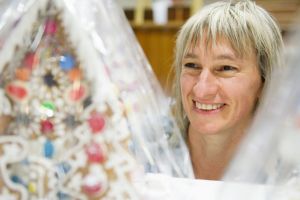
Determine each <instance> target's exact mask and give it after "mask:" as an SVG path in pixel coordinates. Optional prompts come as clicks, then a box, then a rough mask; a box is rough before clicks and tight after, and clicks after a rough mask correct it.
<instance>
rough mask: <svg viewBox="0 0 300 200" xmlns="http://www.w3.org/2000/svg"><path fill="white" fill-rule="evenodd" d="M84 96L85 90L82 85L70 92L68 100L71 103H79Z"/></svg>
mask: <svg viewBox="0 0 300 200" xmlns="http://www.w3.org/2000/svg"><path fill="white" fill-rule="evenodd" d="M85 96H86V89H85V87H84V86H83V85H80V86H79V87H76V88H75V89H72V90H70V92H69V98H70V100H71V101H73V102H77V101H81V100H83V99H84V97H85Z"/></svg>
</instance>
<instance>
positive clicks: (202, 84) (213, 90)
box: [193, 69, 219, 100]
mask: <svg viewBox="0 0 300 200" xmlns="http://www.w3.org/2000/svg"><path fill="white" fill-rule="evenodd" d="M218 88H219V83H218V79H217V77H216V76H215V75H214V74H213V73H212V72H211V71H210V70H209V69H203V70H202V72H201V73H200V74H199V76H198V80H197V83H196V84H195V85H194V88H193V92H194V94H195V95H196V97H198V98H199V99H204V100H205V99H211V98H214V97H215V96H216V95H217V92H218Z"/></svg>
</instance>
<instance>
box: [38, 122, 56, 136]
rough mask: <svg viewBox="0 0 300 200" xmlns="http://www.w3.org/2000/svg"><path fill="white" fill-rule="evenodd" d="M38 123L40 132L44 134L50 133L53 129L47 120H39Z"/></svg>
mask: <svg viewBox="0 0 300 200" xmlns="http://www.w3.org/2000/svg"><path fill="white" fill-rule="evenodd" d="M40 125H41V132H42V133H44V134H47V133H52V132H53V130H54V125H53V124H52V122H51V121H49V120H43V121H41V123H40Z"/></svg>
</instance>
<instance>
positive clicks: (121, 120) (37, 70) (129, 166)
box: [0, 0, 193, 200]
mask: <svg viewBox="0 0 300 200" xmlns="http://www.w3.org/2000/svg"><path fill="white" fill-rule="evenodd" d="M0 10H1V12H0V75H1V76H0V177H1V179H0V199H5V200H10V199H22V200H25V199H26V200H27V199H31V200H35V199H36V200H38V199H39V200H40V199H51V200H52V199H61V200H62V199H64V200H65V199H109V200H110V199H113V200H115V199H116V200H117V199H120V200H123V199H130V200H131V199H141V197H140V196H139V194H138V191H137V190H136V188H135V187H134V186H133V183H132V182H133V179H134V177H135V176H137V174H139V173H137V171H138V170H142V171H143V172H152V173H163V174H167V175H170V176H176V177H192V176H193V173H192V168H191V164H190V159H189V156H188V151H187V149H186V146H185V142H184V141H183V139H182V138H181V134H180V133H179V129H178V128H177V125H176V124H175V121H174V119H173V117H172V115H171V111H170V105H169V101H168V98H167V97H166V96H165V95H164V93H163V91H162V89H161V88H160V85H159V84H158V81H157V79H156V78H155V76H154V74H153V72H152V69H151V66H150V65H149V63H148V61H147V59H146V57H145V56H144V54H143V52H142V50H141V48H140V46H139V45H138V42H137V40H136V38H135V37H134V33H133V31H132V30H131V28H130V25H129V23H128V21H127V19H126V17H125V15H124V13H123V10H122V9H121V8H120V7H119V6H118V5H117V4H116V3H115V1H112V0H101V1H99V0H85V1H76V0H11V1H1V2H0Z"/></svg>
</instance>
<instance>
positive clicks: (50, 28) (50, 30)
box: [45, 19, 57, 35]
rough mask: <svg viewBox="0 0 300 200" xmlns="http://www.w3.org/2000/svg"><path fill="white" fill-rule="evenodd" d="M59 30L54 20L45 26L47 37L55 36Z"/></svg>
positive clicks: (47, 22) (48, 21) (50, 20)
mask: <svg viewBox="0 0 300 200" xmlns="http://www.w3.org/2000/svg"><path fill="white" fill-rule="evenodd" d="M56 30H57V25H56V22H55V21H54V20H53V19H48V20H47V21H46V24H45V33H46V34H47V35H54V34H55V33H56Z"/></svg>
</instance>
